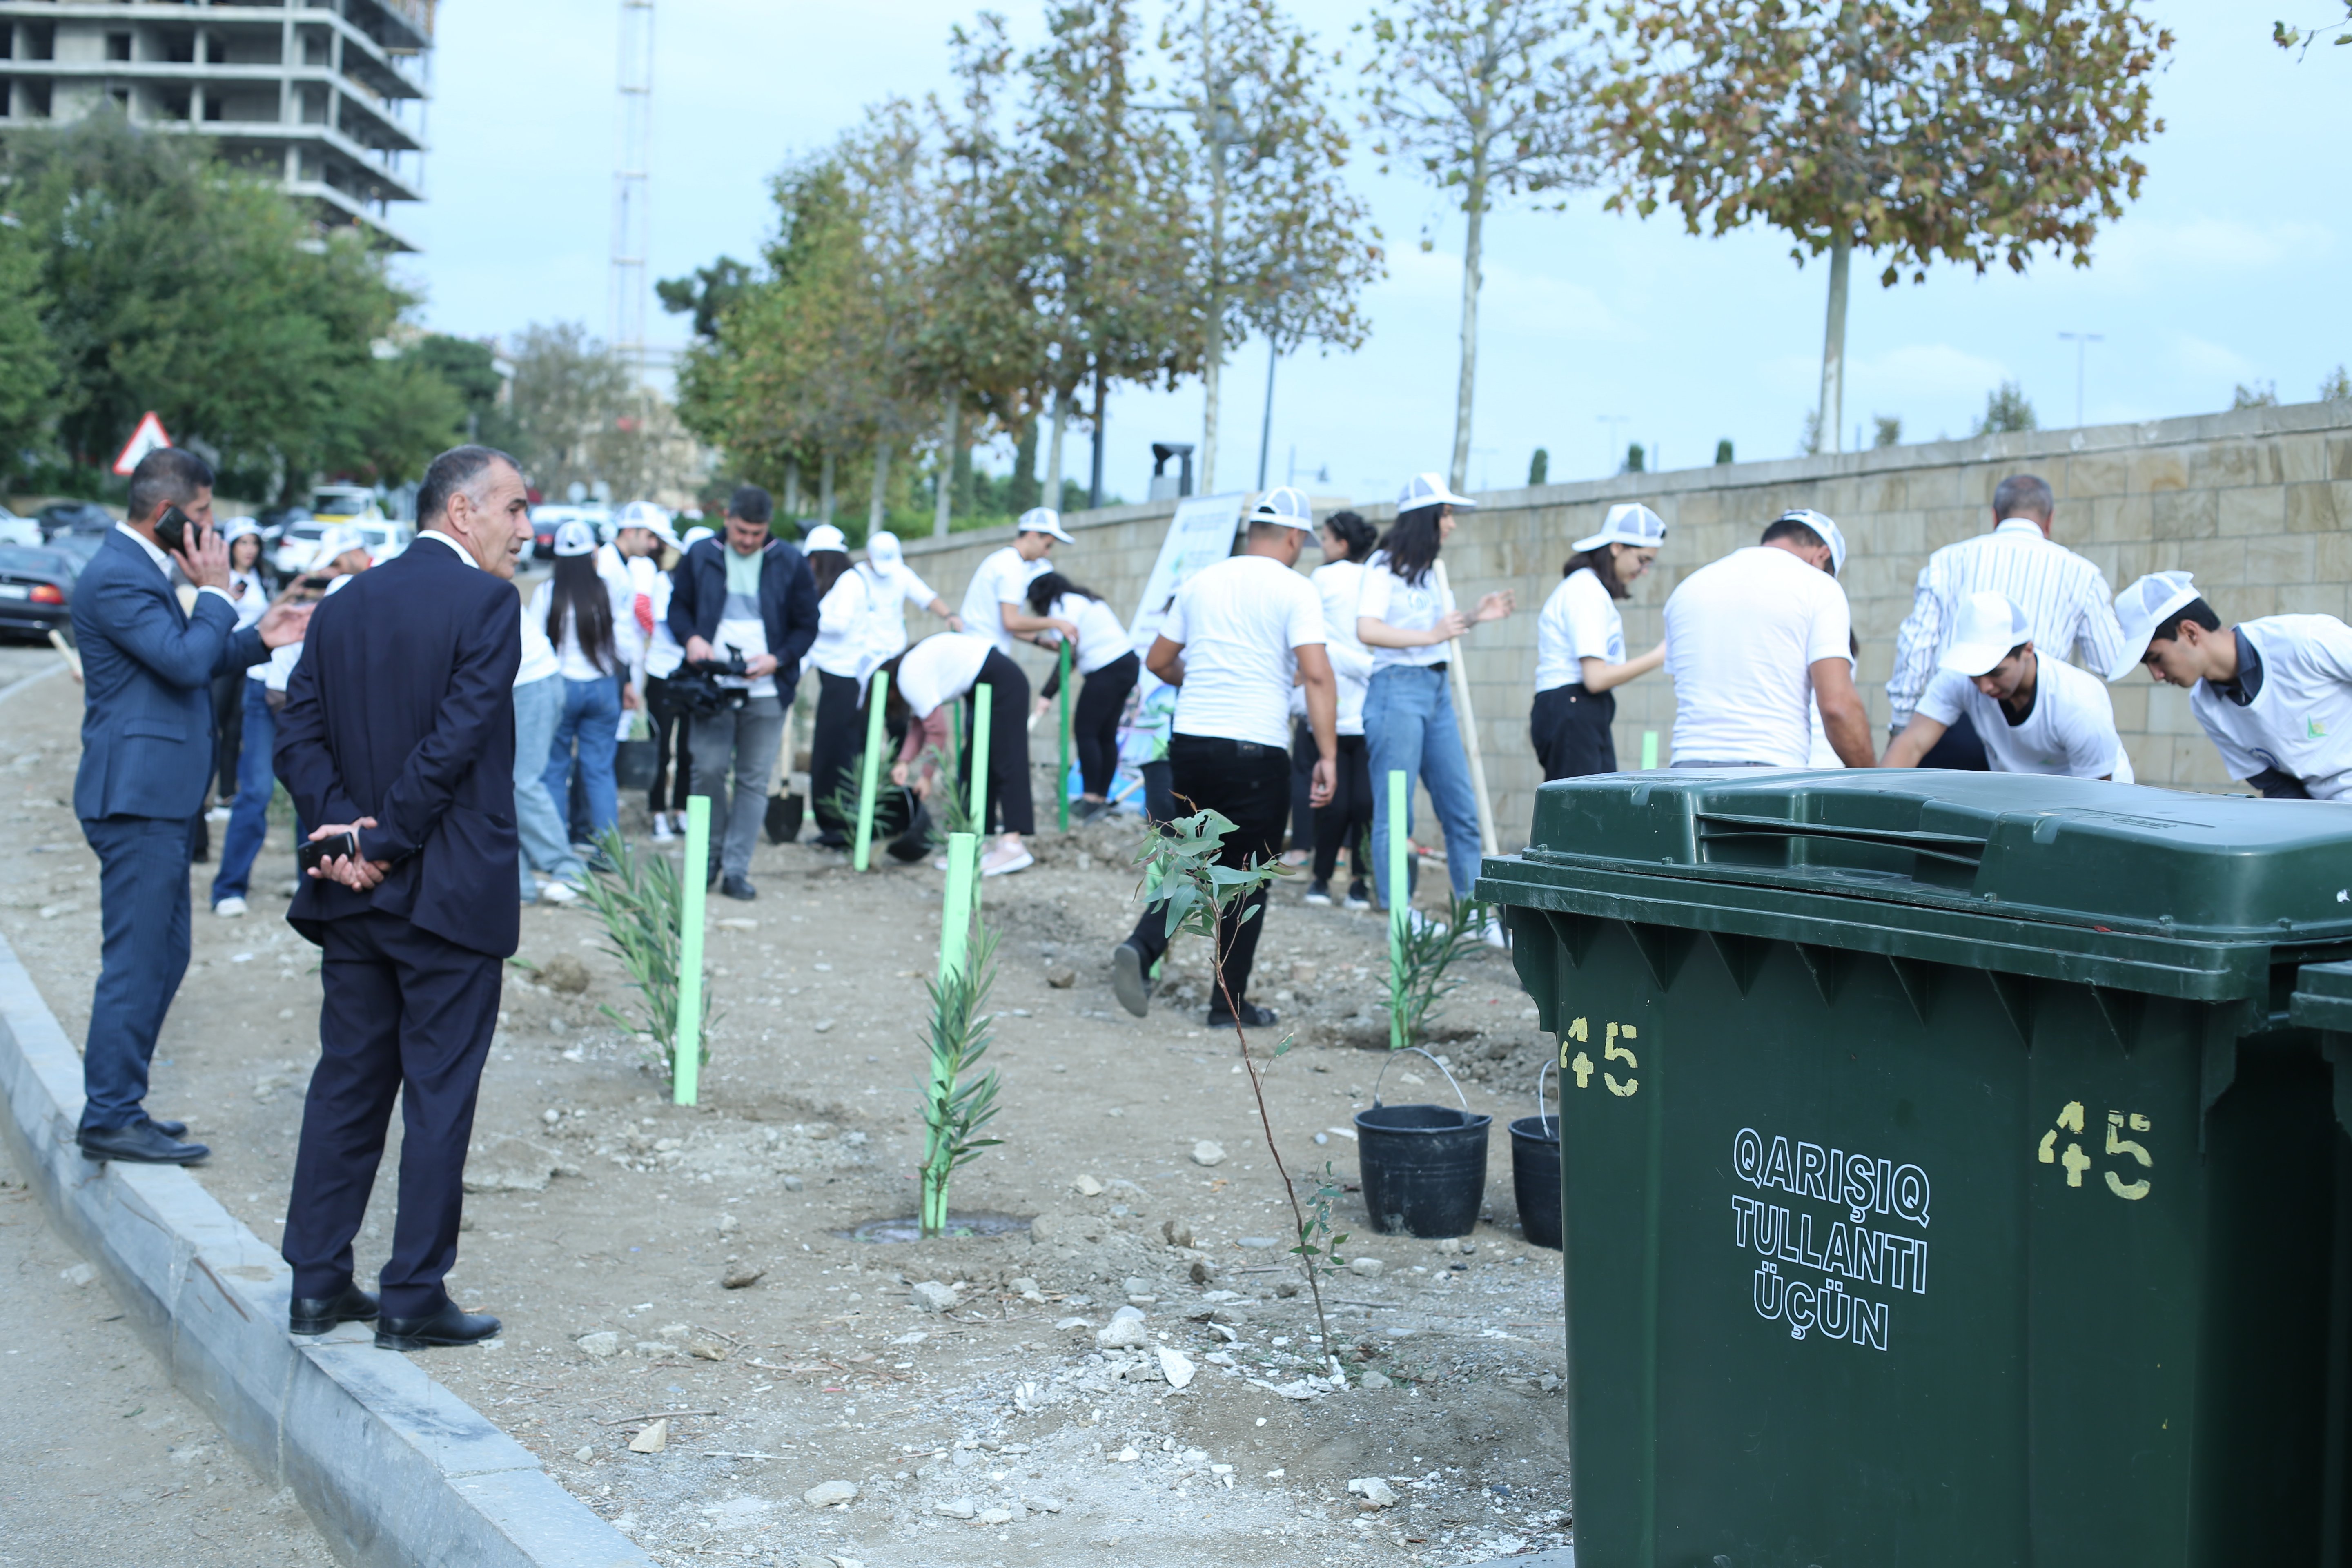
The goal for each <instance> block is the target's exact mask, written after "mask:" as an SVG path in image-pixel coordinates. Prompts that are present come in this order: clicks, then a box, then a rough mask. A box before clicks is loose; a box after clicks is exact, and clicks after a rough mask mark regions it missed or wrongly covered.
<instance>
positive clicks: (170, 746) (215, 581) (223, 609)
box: [73, 447, 310, 1165]
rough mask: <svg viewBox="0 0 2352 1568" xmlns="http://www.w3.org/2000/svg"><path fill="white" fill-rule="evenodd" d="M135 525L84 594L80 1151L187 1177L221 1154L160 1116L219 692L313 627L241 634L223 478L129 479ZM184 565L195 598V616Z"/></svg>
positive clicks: (289, 612)
mask: <svg viewBox="0 0 2352 1568" xmlns="http://www.w3.org/2000/svg"><path fill="white" fill-rule="evenodd" d="M129 510H130V517H129V519H128V520H127V521H123V522H119V523H117V524H115V526H114V529H113V531H111V532H110V533H109V534H108V535H107V536H106V541H105V542H104V543H103V544H101V545H100V547H99V550H98V553H97V554H95V555H93V556H91V557H90V562H89V565H88V566H86V567H84V568H83V569H82V574H81V576H80V579H79V581H78V582H76V583H75V584H74V594H73V628H74V645H75V647H77V648H78V649H79V651H80V654H81V663H82V694H83V709H82V721H81V766H80V769H79V772H78V773H77V774H76V775H75V778H74V815H75V816H77V817H79V818H80V819H81V830H82V837H84V838H86V839H88V840H89V847H90V848H91V849H93V850H94V851H96V852H97V855H98V861H99V909H100V923H101V927H102V931H103V936H102V939H101V940H102V943H103V945H102V947H101V948H100V959H99V973H98V988H97V991H96V994H94V995H93V997H92V998H91V1001H90V1008H89V1037H88V1038H87V1039H86V1041H85V1043H84V1045H83V1047H82V1095H83V1100H82V1111H81V1127H80V1131H79V1142H80V1145H81V1152H82V1153H83V1154H84V1155H86V1156H88V1157H89V1158H90V1159H93V1160H121V1161H125V1162H130V1163H142V1164H181V1165H184V1164H189V1163H194V1162H195V1161H198V1160H201V1159H203V1158H205V1155H206V1154H207V1153H209V1152H210V1151H209V1150H207V1149H206V1148H205V1146H204V1145H203V1144H201V1143H186V1142H181V1141H180V1134H182V1133H184V1132H185V1131H187V1127H186V1125H185V1124H184V1123H182V1122H178V1121H155V1120H153V1119H152V1117H150V1116H149V1115H148V1114H147V1110H146V1105H145V1101H146V1098H147V1073H148V1066H149V1064H150V1063H151V1062H152V1060H153V1059H154V1056H155V1037H156V1035H157V1034H158V1032H160V1031H161V1029H162V1028H163V1015H164V1014H165V1013H167V1012H169V1011H170V1010H171V1006H172V998H173V996H174V995H175V994H178V992H179V989H180V980H181V977H182V976H183V975H184V974H185V973H187V969H188V941H189V930H188V868H189V866H190V865H191V864H192V861H191V856H192V855H193V853H194V850H193V842H194V837H195V833H196V829H197V826H198V824H199V823H200V822H201V821H202V819H203V813H204V804H205V785H206V784H207V783H208V782H209V781H210V779H211V777H212V772H213V751H214V743H215V742H214V733H213V701H212V683H213V680H214V678H215V677H216V676H220V675H224V674H227V673H229V672H232V671H236V670H240V669H243V668H246V667H247V666H248V665H253V664H258V663H259V662H260V661H261V660H262V659H263V658H266V657H267V656H268V651H269V650H270V649H271V648H273V647H278V646H279V645H280V644H284V643H290V642H299V640H300V639H301V637H302V629H303V626H304V625H305V623H306V622H308V620H309V619H310V611H309V610H308V609H306V608H301V607H298V606H295V605H273V606H271V607H270V608H269V609H268V610H267V611H265V612H263V614H262V615H261V616H260V618H259V619H257V621H255V622H254V624H253V625H251V626H247V627H244V628H243V629H239V628H238V626H237V611H236V600H235V599H234V598H233V597H231V596H230V594H229V590H228V584H229V563H228V546H227V544H226V542H224V541H223V540H222V539H221V537H220V535H219V534H218V533H216V532H215V531H213V526H212V523H213V471H212V468H211V466H210V465H208V464H207V463H205V460H204V459H203V458H198V457H197V456H195V455H194V453H192V452H184V451H181V450H180V449H178V448H176V447H164V448H163V449H162V450H160V451H154V452H150V453H149V454H148V455H147V456H146V457H144V458H141V459H140V462H139V466H138V467H137V468H134V469H132V470H131V504H130V508H129ZM174 564H176V565H177V566H178V567H179V569H180V570H181V572H182V573H184V574H185V575H186V577H187V579H188V581H189V582H191V583H193V584H195V587H196V595H195V603H194V605H193V606H192V607H190V608H188V609H186V610H183V609H182V608H181V607H180V600H179V596H178V595H176V594H175V593H174V592H173V588H172V568H173V565H174Z"/></svg>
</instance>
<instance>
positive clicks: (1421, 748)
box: [1356, 474, 1517, 942]
mask: <svg viewBox="0 0 2352 1568" xmlns="http://www.w3.org/2000/svg"><path fill="white" fill-rule="evenodd" d="M1477 504H1478V503H1477V502H1475V501H1474V500H1468V499H1467V498H1465V497H1463V496H1457V495H1455V494H1454V492H1453V491H1452V490H1450V489H1446V487H1445V483H1444V480H1442V479H1439V478H1438V477H1437V476H1436V475H1435V474H1417V475H1415V476H1414V477H1413V479H1412V481H1411V482H1410V483H1408V484H1407V485H1406V486H1405V487H1404V490H1403V492H1402V494H1401V495H1399V496H1398V497H1397V518H1396V521H1394V522H1393V523H1391V524H1390V525H1389V531H1388V533H1387V535H1386V536H1385V537H1383V538H1382V539H1381V548H1380V551H1379V552H1378V553H1376V554H1375V555H1373V557H1372V558H1371V559H1370V561H1369V562H1367V563H1365V565H1364V577H1363V583H1362V585H1361V587H1360V590H1359V592H1358V595H1357V600H1356V636H1357V637H1360V638H1361V639H1362V641H1363V643H1364V645H1365V646H1366V647H1369V648H1370V649H1371V650H1372V673H1371V676H1370V679H1369V680H1368V681H1367V682H1366V683H1365V687H1364V744H1365V749H1366V750H1367V751H1368V752H1370V764H1371V774H1372V866H1373V868H1374V870H1375V872H1376V873H1377V875H1378V876H1379V878H1380V882H1381V902H1382V904H1383V905H1384V906H1386V907H1387V908H1390V909H1395V908H1397V907H1399V906H1398V903H1397V900H1399V899H1401V898H1402V897H1403V896H1404V890H1403V889H1395V888H1391V887H1390V886H1389V885H1388V863H1389V857H1388V853H1387V846H1388V842H1389V833H1390V826H1389V804H1388V803H1389V792H1388V777H1389V775H1390V774H1391V773H1400V772H1401V773H1403V774H1404V775H1405V802H1406V805H1405V811H1406V816H1405V822H1404V829H1403V830H1404V831H1405V832H1406V833H1407V834H1410V833H1411V832H1412V785H1413V784H1414V782H1415V781H1416V780H1418V781H1419V782H1420V783H1421V784H1424V785H1426V786H1427V787H1428V790H1429V799H1430V804H1431V805H1434V806H1435V807H1436V808H1437V820H1438V825H1439V826H1441V827H1442V828H1443V829H1444V833H1445V871H1446V876H1447V879H1449V880H1450V881H1451V882H1452V883H1453V884H1454V897H1455V898H1456V899H1466V898H1468V897H1469V896H1470V887H1471V883H1472V882H1473V880H1474V879H1475V878H1476V877H1477V875H1478V857H1479V853H1480V845H1479V840H1478V804H1477V798H1476V796H1475V794H1474V793H1473V791H1472V788H1471V784H1470V761H1469V758H1468V756H1467V755H1466V754H1465V752H1463V750H1462V731H1460V730H1459V729H1458V728H1457V727H1456V724H1455V721H1454V694H1453V691H1452V689H1450V688H1449V687H1448V685H1447V668H1446V664H1447V659H1448V657H1449V655H1448V653H1447V648H1448V647H1449V645H1450V644H1451V643H1452V642H1453V641H1454V638H1456V637H1463V636H1465V635H1467V634H1468V632H1469V631H1470V629H1471V628H1472V627H1474V626H1483V625H1484V624H1486V622H1488V621H1497V620H1500V619H1502V618H1503V617H1504V616H1507V615H1509V614H1510V613H1511V612H1512V611H1513V610H1514V609H1516V608H1517V601H1516V600H1515V599H1514V598H1513V596H1512V595H1511V593H1510V591H1509V590H1508V589H1503V590H1500V591H1497V592H1496V593H1492V594H1488V595H1486V597H1484V598H1482V599H1480V600H1479V601H1478V608H1477V610H1476V611H1475V613H1473V614H1470V615H1465V614H1463V613H1462V612H1461V611H1460V610H1458V609H1456V608H1454V595H1453V594H1452V593H1451V592H1450V591H1449V590H1448V589H1447V588H1446V586H1445V583H1444V574H1442V573H1441V572H1440V571H1439V569H1438V565H1437V552H1438V551H1439V549H1440V548H1442V547H1443V546H1444V542H1445V541H1446V540H1448V539H1449V538H1451V537H1453V534H1454V529H1455V527H1457V526H1458V524H1457V521H1456V520H1455V518H1454V511H1455V509H1457V508H1468V507H1474V506H1475V505H1477ZM1490 919H1491V917H1490ZM1491 934H1492V935H1493V937H1494V939H1495V940H1496V942H1499V941H1500V928H1499V927H1496V928H1495V929H1494V931H1493V932H1492V933H1491Z"/></svg>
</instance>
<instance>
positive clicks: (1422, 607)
mask: <svg viewBox="0 0 2352 1568" xmlns="http://www.w3.org/2000/svg"><path fill="white" fill-rule="evenodd" d="M1453 608H1454V595H1453V593H1452V592H1451V591H1450V590H1441V589H1440V588H1439V587H1438V585H1437V567H1436V566H1435V565H1434V564H1432V565H1431V567H1430V569H1429V571H1428V573H1427V574H1425V575H1424V576H1423V578H1422V580H1421V581H1420V582H1419V583H1408V582H1406V581H1405V580H1404V579H1403V578H1402V577H1400V576H1398V575H1397V574H1395V573H1393V572H1391V571H1390V570H1389V552H1387V551H1385V550H1376V551H1374V552H1372V558H1371V559H1370V561H1367V562H1365V563H1364V575H1363V578H1362V580H1361V581H1360V583H1359V584H1358V585H1357V589H1356V614H1357V615H1358V616H1370V617H1371V618H1372V619H1374V620H1376V621H1381V622H1384V623H1385V624H1387V625H1389V626H1394V627H1395V628H1396V629H1397V630H1399V631H1401V632H1425V631H1428V630H1430V629H1431V628H1433V626H1436V625H1437V620H1438V617H1439V616H1443V615H1445V614H1447V613H1448V612H1450V611H1451V610H1452V609H1453ZM1447 646H1448V645H1446V644H1445V643H1442V642H1433V643H1427V644H1424V645H1423V646H1422V647H1376V648H1374V649H1372V668H1374V669H1376V670H1380V669H1388V668H1392V667H1394V666H1397V665H1401V664H1404V665H1432V664H1444V662H1445V660H1446V658H1447V657H1448V656H1447Z"/></svg>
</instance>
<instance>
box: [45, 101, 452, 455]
mask: <svg viewBox="0 0 2352 1568" xmlns="http://www.w3.org/2000/svg"><path fill="white" fill-rule="evenodd" d="M0 157H5V175H6V179H7V188H8V196H9V208H10V214H11V216H14V217H15V218H16V220H17V222H18V223H20V224H21V225H23V226H24V230H25V237H26V243H27V244H29V245H30V247H32V248H33V250H34V251H35V252H36V253H37V257H38V259H39V277H38V285H37V287H38V291H39V294H40V295H41V296H43V297H44V304H43V308H42V311H41V315H42V321H43V325H44V327H45V330H46V332H47V337H48V340H49V342H50V344H51V347H52V351H53V353H54V354H55V356H56V363H57V365H58V371H59V377H58V395H57V396H56V398H55V400H54V413H55V424H54V432H55V439H56V441H57V442H58V445H59V446H60V447H62V448H63V450H64V454H65V456H66V457H67V458H68V461H70V462H72V463H74V464H77V465H82V466H85V467H89V466H95V465H97V464H100V463H101V462H103V461H105V460H108V459H110V458H112V456H113V454H114V451H115V449H116V448H117V447H120V446H121V442H122V440H123V439H124V437H127V436H128V435H129V434H130V432H131V428H132V427H133V426H135V425H136V424H137V423H138V420H139V418H140V416H141V415H142V414H143V413H144V412H146V411H147V410H149V409H153V410H154V411H155V412H156V413H157V414H159V415H160V416H162V417H163V424H164V426H165V428H167V429H169V430H170V431H171V432H172V433H173V436H174V437H175V438H178V439H181V440H200V441H203V442H205V443H206V444H207V445H209V446H210V447H213V448H215V450H217V451H218V452H219V454H220V457H221V467H222V468H224V470H225V471H226V475H227V476H228V477H227V479H226V480H225V482H226V483H228V484H234V485H236V486H238V487H239V488H247V487H250V488H247V493H256V492H257V491H259V490H262V489H286V490H294V489H299V488H300V487H301V486H302V485H304V484H305V483H307V482H308V479H309V478H310V475H311V474H313V473H333V474H352V475H357V476H359V477H362V478H366V479H404V478H408V477H411V476H412V475H414V474H415V472H416V471H417V469H418V468H419V467H420V466H421V464H422V462H423V460H424V458H426V457H429V456H430V454H431V452H432V451H433V450H435V449H437V447H439V446H446V444H447V442H448V439H449V438H450V437H451V436H452V435H453V434H454V432H455V430H456V428H457V424H458V422H459V420H460V418H461V417H462V411H461V409H460V406H459V403H458V399H457V394H456V393H455V391H454V390H452V389H450V388H449V387H448V386H447V384H446V383H445V382H442V381H441V380H440V379H439V378H438V377H437V376H434V375H432V374H430V373H429V372H428V371H426V370H425V367H423V366H421V365H418V364H415V363H411V362H410V360H409V356H406V355H403V354H398V353H390V352H389V351H388V350H387V351H386V352H384V353H382V354H381V355H380V354H379V353H378V348H377V345H378V344H380V343H383V342H384V341H385V340H386V339H387V338H388V337H389V336H390V335H391V333H392V332H393V330H394V324H395V322H396V321H398V319H399V317H400V315H401V313H402V312H403V311H404V310H406V309H407V308H408V307H409V306H410V305H412V304H413V303H414V302H415V301H414V300H413V299H412V297H410V296H409V295H407V294H405V293H404V292H403V291H402V290H401V289H398V288H396V287H395V286H394V284H393V283H392V282H391V280H390V279H389V278H388V277H387V275H386V272H385V269H384V261H383V257H382V256H381V255H380V254H378V253H376V252H374V251H372V250H370V249H369V248H368V247H366V245H365V243H364V242H363V241H362V239H361V238H360V237H358V236H357V235H355V234H353V233H352V232H349V231H345V230H337V231H334V232H331V233H327V234H324V235H321V234H320V232H319V231H318V230H317V229H316V227H315V226H313V225H311V224H310V223H309V222H308V221H307V220H305V219H304V218H303V217H302V216H301V215H300V214H299V212H297V211H296V210H295V208H294V207H293V206H292V205H291V204H290V203H289V202H288V201H287V199H286V198H285V197H284V196H283V195H281V194H280V193H279V192H278V191H277V190H276V189H275V188H273V187H272V186H270V185H268V184H265V183H263V182H261V181H259V180H257V179H255V178H252V177H250V176H247V175H245V174H238V173H236V172H232V171H229V170H227V169H226V168H224V167H223V166H222V165H220V164H219V163H216V162H215V160H214V159H213V157H212V155H211V153H210V152H209V150H208V148H207V146H206V144H205V142H202V141H198V140H194V139H190V138H185V137H179V136H166V135H160V134H156V133H152V132H142V131H141V130H138V129H136V128H134V127H132V126H131V125H130V124H129V123H127V122H126V121H124V120H123V119H122V117H121V116H120V115H117V114H111V113H109V114H100V115H97V116H93V117H91V118H90V119H89V120H86V121H80V122H79V123H77V124H75V125H74V126H72V127H70V128H68V129H65V130H61V131H57V132H41V133H37V134H27V135H19V136H15V137H12V138H10V139H9V140H8V142H7V143H6V145H5V150H0ZM5 337H6V333H5V325H0V342H5Z"/></svg>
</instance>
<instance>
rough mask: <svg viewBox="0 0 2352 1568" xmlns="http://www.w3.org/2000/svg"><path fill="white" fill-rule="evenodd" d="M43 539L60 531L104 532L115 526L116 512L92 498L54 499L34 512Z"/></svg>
mask: <svg viewBox="0 0 2352 1568" xmlns="http://www.w3.org/2000/svg"><path fill="white" fill-rule="evenodd" d="M33 517H34V519H35V521H37V522H39V523H40V525H41V537H42V538H43V539H55V538H56V537H57V536H58V534H60V533H104V532H105V531H107V530H108V529H110V528H112V527H113V526H114V514H113V513H112V512H110V511H109V510H106V509H105V508H104V507H102V506H100V505H99V504H98V503H97V502H96V501H92V500H53V501H51V502H50V503H49V504H48V505H47V506H45V507H43V508H42V509H41V510H38V511H37V512H35V513H34V514H33Z"/></svg>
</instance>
